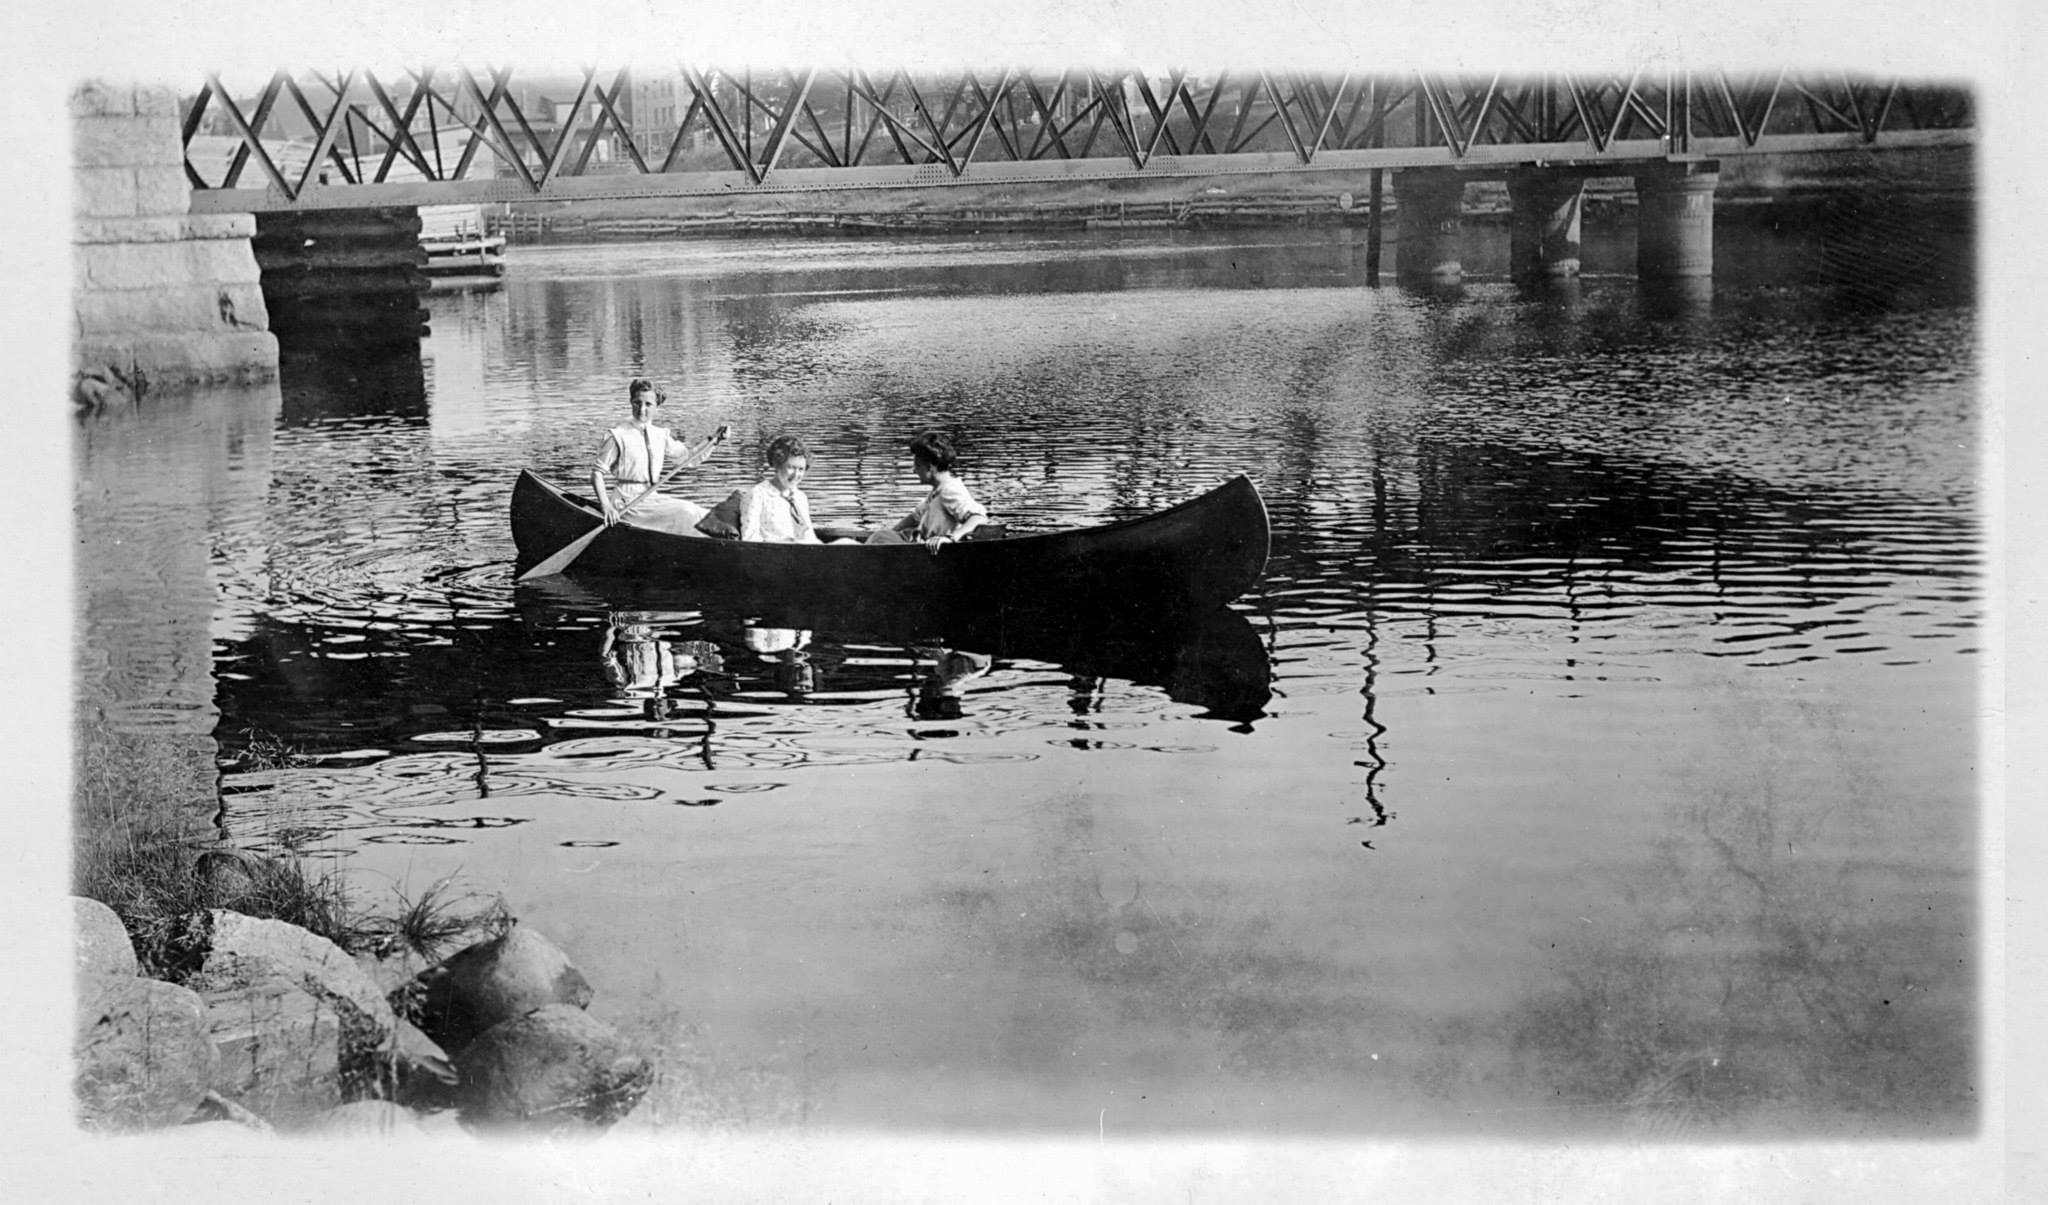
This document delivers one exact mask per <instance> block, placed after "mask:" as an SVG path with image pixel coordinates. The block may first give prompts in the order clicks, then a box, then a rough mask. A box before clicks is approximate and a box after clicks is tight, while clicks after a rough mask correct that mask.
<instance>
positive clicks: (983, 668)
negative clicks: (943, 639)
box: [912, 649, 995, 720]
mask: <svg viewBox="0 0 2048 1205" xmlns="http://www.w3.org/2000/svg"><path fill="white" fill-rule="evenodd" d="M994 663H995V662H994V659H993V658H991V657H989V656H988V655H987V654H986V653H967V652H961V651H960V650H958V649H938V650H936V651H935V654H934V656H933V658H932V669H931V672H930V673H929V674H926V675H925V679H924V684H923V685H922V686H920V687H919V688H918V691H917V703H916V705H915V706H914V708H913V709H912V710H913V714H915V715H916V716H917V718H918V719H920V720H957V719H959V718H960V693H961V691H962V689H963V688H964V687H965V685H966V684H967V683H968V682H970V681H972V680H973V679H975V678H979V677H981V676H982V675H983V674H985V673H987V672H988V671H989V667H990V666H991V665H993V664H994Z"/></svg>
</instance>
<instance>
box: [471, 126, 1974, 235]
mask: <svg viewBox="0 0 2048 1205" xmlns="http://www.w3.org/2000/svg"><path fill="white" fill-rule="evenodd" d="M1974 162H1975V160H1974V154H1973V152H1972V150H1971V149H1970V148H1967V147H1962V148H1934V149H1928V150H1919V151H1882V152H1878V151H1870V152H1859V151H1835V152H1826V153H1816V154H1810V155H1773V156H1766V157H1758V158H1755V159H1738V158H1730V159H1724V160H1722V161H1721V177H1720V183H1719V187H1718V189H1717V192H1716V197H1715V200H1716V203H1717V205H1718V206H1719V207H1720V209H1721V212H1722V214H1723V215H1724V216H1730V217H1732V216H1734V215H1738V214H1742V213H1745V212H1749V211H1755V210H1757V209H1759V208H1769V209H1771V210H1773V211H1780V212H1782V211H1783V210H1785V209H1791V210H1795V211H1796V210H1800V209H1819V210H1821V211H1823V212H1822V215H1821V216H1823V217H1824V216H1825V212H1824V211H1825V210H1826V208H1827V206H1828V204H1829V202H1830V201H1833V200H1839V199H1842V198H1845V197H1853V198H1858V199H1869V198H1873V197H1880V198H1895V197H1902V198H1911V199H1914V200H1918V201H1943V202H1953V203H1968V202H1969V201H1970V199H1971V198H1972V197H1973V195H1974V179H1975V167H1974ZM1371 176H1372V173H1371V172H1369V171H1362V170H1348V171H1331V172H1318V173H1314V174H1281V173H1272V174H1247V175H1229V176H1223V175H1218V176H1207V177H1193V178H1178V179H1147V178H1144V177H1142V176H1134V177H1131V178H1129V179H1118V180H1096V181H1081V182H1076V183H1072V184H1065V185H1047V184H1035V185H1029V186H1023V187H1010V186H1002V185H992V184H956V185H946V186H943V187H935V188H922V189H848V190H839V191H817V192H802V193H778V192H760V193H745V192H740V191H737V190H736V191H735V192H734V193H732V194H730V195H728V196H719V197H704V196H678V197H642V198H618V199H596V200H579V201H574V202H568V201H518V202H507V203H502V204H497V205H491V206H487V207H486V213H485V221H486V223H487V224H488V226H489V227H490V229H491V230H492V231H493V232H494V233H499V234H503V235H505V236H506V237H507V239H508V240H509V241H510V242H512V243H515V244H527V245H530V244H536V243H563V242H632V241H636V240H652V239H674V238H727V237H735V236H766V237H792V236H805V235H812V236H825V237H859V236H880V237H888V236H897V235H927V236H928V235H959V236H971V235H977V234H1008V233H1033V232H1053V231H1083V230H1108V231H1115V230H1128V229H1157V230H1202V229H1232V228H1260V227H1275V226H1280V227H1288V226H1293V227H1310V226H1318V227H1356V228H1359V229H1364V228H1365V227H1366V226H1367V225H1368V223H1369V222H1370V220H1371V218H1370V212H1371V205H1370V195H1371V194H1370V190H1371ZM1393 177H1394V173H1391V172H1389V173H1386V174H1385V176H1384V177H1383V185H1382V213H1381V220H1382V222H1383V224H1384V228H1385V231H1386V235H1387V237H1388V238H1390V239H1391V237H1392V235H1393V229H1392V224H1391V219H1392V216H1393V215H1394V214H1395V213H1396V212H1397V211H1398V208H1399V190H1398V188H1397V187H1395V183H1394V179H1393ZM1635 204H1636V201H1635V186H1634V182H1633V181H1632V180H1631V179H1630V178H1629V177H1627V176H1625V175H1623V176H1611V177H1609V176H1592V177H1589V178H1588V179H1587V184H1586V193H1585V211H1584V212H1585V216H1586V219H1587V220H1589V221H1596V222H1598V221H1626V220H1630V219H1631V218H1632V215H1633V213H1634V209H1635ZM1509 213H1510V206H1509V201H1508V195H1507V185H1506V183H1505V182H1504V180H1502V179H1499V178H1492V179H1475V180H1474V181H1473V182H1472V183H1470V184H1468V185H1467V186H1466V190H1465V200H1464V212H1463V217H1464V220H1466V221H1468V222H1473V223H1475V224H1484V223H1491V222H1504V221H1506V220H1507V218H1508V215H1509Z"/></svg>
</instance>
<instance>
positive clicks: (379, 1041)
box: [199, 908, 392, 1046]
mask: <svg viewBox="0 0 2048 1205" xmlns="http://www.w3.org/2000/svg"><path fill="white" fill-rule="evenodd" d="M205 915H206V919H205V922H204V926H203V927H204V928H205V930H206V932H207V937H206V942H207V952H206V955H205V958H204V961H202V962H201V963H200V968H199V970H200V973H201V974H202V975H203V974H206V973H207V972H208V971H209V970H214V969H217V968H219V967H220V966H221V965H222V963H223V960H230V959H264V960H267V961H269V962H271V963H273V964H275V965H276V966H277V967H278V968H279V969H280V970H282V971H284V972H285V973H286V974H288V975H292V976H294V977H296V978H298V979H300V980H301V981H303V983H304V984H305V987H306V990H307V991H310V992H312V993H314V994H315V995H318V996H324V997H326V998H328V999H330V1000H333V1001H334V1002H335V1003H336V1005H337V1006H339V1007H340V1009H341V1011H342V1013H343V1015H344V1016H346V1015H347V1013H348V1012H349V1010H351V1009H352V1010H354V1011H355V1012H356V1013H357V1014H359V1016H358V1020H359V1021H360V1022H361V1023H362V1024H363V1025H365V1026H368V1027H370V1028H372V1029H374V1031H375V1036H374V1039H373V1040H371V1041H370V1042H369V1044H370V1045H372V1046H381V1045H383V1044H384V1043H385V1042H387V1041H389V1040H390V1037H391V1021H392V1016H391V1005H390V1004H389V1003H388V1002H387V1001H386V1000H385V999H384V992H383V990H382V989H380V988H379V987H378V986H377V984H376V983H374V982H373V981H372V980H371V979H370V977H369V976H368V975H367V974H365V973H364V972H363V968H362V967H360V966H358V965H356V961H355V960H354V959H353V958H350V957H349V956H348V955H347V954H346V953H344V952H343V951H342V948H341V947H340V946H337V945H335V944H334V943H333V942H331V941H329V940H327V939H326V938H324V937H321V936H320V935H319V934H317V933H310V932H308V931H306V930H305V929H301V928H299V927H298V926H297V925H294V924H289V923H287V922H285V921H281V920H260V919H258V918H256V917H253V916H244V915H242V914H241V913H239V912H231V911H229V910H227V909H225V908H214V909H211V910H209V911H208V912H207V913H206V914H205Z"/></svg>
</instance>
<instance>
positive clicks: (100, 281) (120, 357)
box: [71, 81, 277, 408]
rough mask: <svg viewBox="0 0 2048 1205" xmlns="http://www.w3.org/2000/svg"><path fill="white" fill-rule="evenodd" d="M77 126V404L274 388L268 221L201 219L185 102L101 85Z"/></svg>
mask: <svg viewBox="0 0 2048 1205" xmlns="http://www.w3.org/2000/svg"><path fill="white" fill-rule="evenodd" d="M71 127H72V128H71V133H72V161H71V162H72V167H71V176H72V189H73V200H72V244H73V246H72V251H73V256H72V262H73V269H72V271H73V278H72V308H73V316H72V361H71V363H72V393H73V397H74V399H75V400H76V401H77V402H78V403H79V404H81V405H84V406H87V407H92V408H96V407H98V406H99V405H101V404H103V403H104V402H106V401H107V400H109V399H110V398H112V397H115V396H125V397H127V398H128V399H130V400H133V399H136V398H139V397H141V396H142V395H143V394H145V393H161V392H166V391H170V392H176V391H181V390H188V389H191V388H193V387H199V386H209V385H220V384H227V383H241V384H253V383H260V382H266V381H272V380H275V379H276V377H277V339H276V338H275V337H274V336H273V335H272V334H271V332H270V319H269V312H268V310H267V309H266V308H265V306H264V301H263V290H262V283H261V277H260V276H259V273H258V269H257V266H256V257H255V254H254V253H253V251H252V250H251V247H250V239H251V237H252V236H253V235H254V234H255V232H256V219H255V218H254V217H253V216H251V215H249V214H195V213H192V212H190V208H191V197H192V190H191V187H190V185H189V184H188V183H187V182H186V179H185V152H184V146H183V143H182V141H181V139H180V137H179V128H178V98H177V95H176V94H175V93H174V92H172V91H171V90H170V89H169V88H163V87H153V86H140V87H138V86H133V85H127V84H114V83H108V82H104V81H93V82H89V83H86V84H83V85H81V86H79V87H78V88H76V89H75V90H74V91H73V92H72V94H71Z"/></svg>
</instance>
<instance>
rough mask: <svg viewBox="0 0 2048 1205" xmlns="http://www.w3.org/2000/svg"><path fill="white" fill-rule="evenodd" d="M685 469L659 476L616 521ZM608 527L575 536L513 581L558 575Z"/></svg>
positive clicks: (597, 527) (605, 524)
mask: <svg viewBox="0 0 2048 1205" xmlns="http://www.w3.org/2000/svg"><path fill="white" fill-rule="evenodd" d="M687 467H689V466H687V465H680V464H679V465H677V466H676V467H675V468H672V469H670V470H669V471H668V472H666V473H663V474H662V475H661V480H660V481H657V482H655V483H654V484H653V485H650V486H648V487H647V488H646V489H644V490H642V491H640V496H639V497H637V498H635V499H633V500H632V501H631V502H628V503H626V505H624V506H622V507H620V508H619V513H618V516H617V519H623V518H625V517H626V512H628V511H630V510H632V509H633V508H634V507H636V506H638V505H640V504H641V503H642V502H645V501H647V499H648V498H650V497H652V496H653V495H654V491H656V490H658V489H660V488H661V487H662V486H663V485H664V484H666V483H667V482H668V479H669V478H671V477H673V476H675V475H676V474H677V473H679V472H681V471H682V470H683V469H685V468H687ZM617 519H614V520H613V522H617ZM610 526H611V524H610V523H604V522H599V523H598V525H597V526H596V527H593V528H591V529H590V530H589V531H586V532H584V533H583V534H582V535H580V536H577V537H576V538H575V539H573V540H571V541H569V542H568V543H567V544H564V545H562V549H561V551H560V552H557V553H555V554H554V555H553V556H551V557H549V558H548V559H546V560H544V561H542V562H540V563H539V564H537V565H535V566H534V567H533V568H531V569H528V570H527V571H526V572H524V573H522V574H520V575H519V576H518V577H517V578H515V579H514V580H515V581H522V582H526V581H532V580H533V579H534V578H537V577H551V576H553V575H555V574H557V573H560V572H561V571H562V570H564V569H567V568H568V567H569V565H570V563H571V562H572V561H574V560H575V559H576V558H577V557H579V556H582V555H583V550H584V549H586V548H588V547H590V542H591V541H592V540H595V539H596V538H597V537H599V536H601V535H603V534H604V533H605V530H606V529H607V528H609V527H610Z"/></svg>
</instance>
